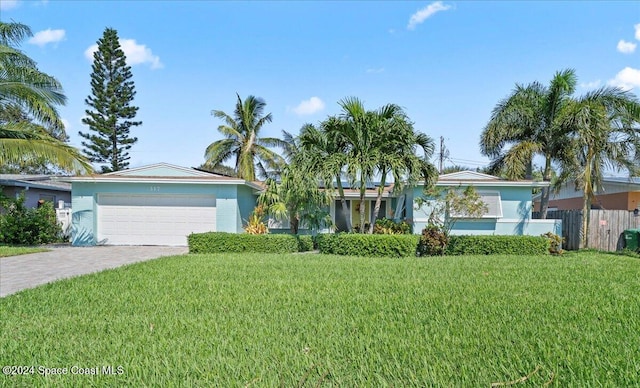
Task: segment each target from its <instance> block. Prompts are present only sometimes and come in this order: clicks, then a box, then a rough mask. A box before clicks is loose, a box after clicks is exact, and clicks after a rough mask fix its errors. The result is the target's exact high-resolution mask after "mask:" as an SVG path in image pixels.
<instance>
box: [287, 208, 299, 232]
mask: <svg viewBox="0 0 640 388" xmlns="http://www.w3.org/2000/svg"><path fill="white" fill-rule="evenodd" d="M299 226H300V219H299V218H298V215H297V214H295V213H290V214H289V229H291V233H292V234H294V235H295V234H298V227H299Z"/></svg>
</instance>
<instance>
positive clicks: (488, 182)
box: [436, 171, 549, 187]
mask: <svg viewBox="0 0 640 388" xmlns="http://www.w3.org/2000/svg"><path fill="white" fill-rule="evenodd" d="M458 185H461V186H468V185H473V186H476V187H482V186H526V187H547V186H549V182H535V181H530V180H518V181H510V180H506V179H502V178H499V177H497V176H493V175H488V174H483V173H480V172H476V171H458V172H453V173H451V174H443V175H440V176H439V177H438V182H437V183H436V186H458Z"/></svg>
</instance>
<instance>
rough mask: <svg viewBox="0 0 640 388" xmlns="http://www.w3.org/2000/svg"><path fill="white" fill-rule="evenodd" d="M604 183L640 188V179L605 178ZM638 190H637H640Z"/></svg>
mask: <svg viewBox="0 0 640 388" xmlns="http://www.w3.org/2000/svg"><path fill="white" fill-rule="evenodd" d="M602 181H603V182H604V183H611V184H618V185H629V186H640V177H605V178H603V179H602ZM639 189H640V187H639V188H636V190H639Z"/></svg>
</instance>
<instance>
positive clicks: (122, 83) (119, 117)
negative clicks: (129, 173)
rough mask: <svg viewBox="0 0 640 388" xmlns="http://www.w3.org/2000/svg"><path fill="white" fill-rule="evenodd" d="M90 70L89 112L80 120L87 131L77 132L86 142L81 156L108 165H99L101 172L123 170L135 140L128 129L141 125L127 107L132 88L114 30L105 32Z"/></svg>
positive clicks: (131, 97) (133, 92)
mask: <svg viewBox="0 0 640 388" xmlns="http://www.w3.org/2000/svg"><path fill="white" fill-rule="evenodd" d="M92 68H93V72H92V73H91V95H90V96H88V97H87V98H86V99H85V104H87V105H88V106H89V107H90V108H92V109H87V110H86V111H85V112H86V114H87V117H85V118H84V119H82V122H83V123H84V124H86V125H88V126H89V129H90V132H88V133H82V132H80V136H82V137H84V138H85V139H87V140H88V141H87V142H84V141H83V142H82V145H83V146H84V147H85V149H84V153H85V154H86V155H87V156H88V157H89V159H90V160H91V161H92V162H94V163H100V164H107V165H102V166H101V167H102V172H112V171H119V170H123V169H126V168H127V167H128V166H129V162H128V161H129V159H131V158H130V157H129V153H128V152H127V151H128V150H129V149H131V146H132V145H133V144H135V143H136V142H137V141H138V138H136V137H131V136H130V135H129V132H130V129H131V127H132V126H137V125H140V124H142V122H141V121H132V120H133V119H134V118H135V116H136V113H137V111H138V107H135V106H132V105H130V104H131V102H132V101H133V97H134V96H135V95H136V92H135V90H134V89H135V86H134V83H133V80H132V79H131V78H132V77H133V75H132V74H131V67H130V66H127V58H126V56H125V54H124V51H122V49H121V48H120V42H119V40H118V32H117V31H116V30H114V29H112V28H106V29H105V30H104V34H103V35H102V38H101V39H99V40H98V50H97V51H96V52H94V53H93V66H92Z"/></svg>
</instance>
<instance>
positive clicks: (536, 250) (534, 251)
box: [445, 236, 549, 255]
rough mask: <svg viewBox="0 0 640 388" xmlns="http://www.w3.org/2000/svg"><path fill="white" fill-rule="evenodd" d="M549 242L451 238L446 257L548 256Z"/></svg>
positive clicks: (516, 238)
mask: <svg viewBox="0 0 640 388" xmlns="http://www.w3.org/2000/svg"><path fill="white" fill-rule="evenodd" d="M548 253H549V240H548V239H547V238H544V237H538V236H450V237H449V245H448V246H447V250H446V253H445V254H446V255H498V254H500V255H546V254H548Z"/></svg>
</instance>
